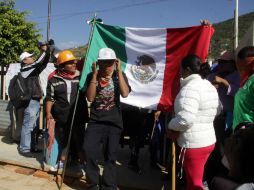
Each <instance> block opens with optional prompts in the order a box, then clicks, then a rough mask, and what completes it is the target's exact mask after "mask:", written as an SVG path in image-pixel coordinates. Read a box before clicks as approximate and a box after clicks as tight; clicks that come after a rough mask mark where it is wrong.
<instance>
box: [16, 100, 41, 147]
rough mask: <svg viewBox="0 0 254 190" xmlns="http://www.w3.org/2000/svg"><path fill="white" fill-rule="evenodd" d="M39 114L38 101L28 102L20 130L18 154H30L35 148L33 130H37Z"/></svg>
mask: <svg viewBox="0 0 254 190" xmlns="http://www.w3.org/2000/svg"><path fill="white" fill-rule="evenodd" d="M39 114H40V101H38V100H30V102H29V105H28V106H27V107H26V108H25V110H24V119H23V123H22V129H21V139H20V146H19V150H20V152H30V150H31V149H32V148H35V134H34V133H35V130H36V129H37V126H38V122H39Z"/></svg>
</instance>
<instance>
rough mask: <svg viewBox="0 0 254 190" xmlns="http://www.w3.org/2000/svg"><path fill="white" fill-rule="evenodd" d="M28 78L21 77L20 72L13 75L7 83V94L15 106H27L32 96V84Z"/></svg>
mask: <svg viewBox="0 0 254 190" xmlns="http://www.w3.org/2000/svg"><path fill="white" fill-rule="evenodd" d="M30 83H31V80H30V79H29V78H24V77H22V75H21V73H18V74H17V75H15V76H14V77H13V78H12V79H11V81H10V84H9V89H8V94H9V97H10V101H11V103H12V104H13V106H14V107H15V108H21V107H26V106H28V104H29V102H30V100H31V98H32V86H31V84H30Z"/></svg>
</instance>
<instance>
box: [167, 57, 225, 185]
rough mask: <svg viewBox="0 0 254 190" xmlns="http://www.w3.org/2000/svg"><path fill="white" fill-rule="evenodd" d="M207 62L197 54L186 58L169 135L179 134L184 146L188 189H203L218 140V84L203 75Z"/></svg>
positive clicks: (184, 167) (183, 164)
mask: <svg viewBox="0 0 254 190" xmlns="http://www.w3.org/2000/svg"><path fill="white" fill-rule="evenodd" d="M205 66H206V65H205V64H202V62H201V60H200V58H199V57H197V56H196V55H188V56H186V57H185V58H184V59H183V60H182V64H181V67H182V68H181V75H182V78H181V90H180V92H179V93H178V95H177V97H176V99H175V103H174V112H175V117H174V118H173V119H172V120H171V121H170V123H169V125H168V129H169V131H168V133H169V136H171V137H172V136H174V137H176V140H177V143H178V145H179V146H180V147H181V153H180V154H181V155H180V158H181V160H182V166H183V169H184V171H185V175H186V180H187V189H188V190H199V189H203V184H202V178H203V173H204V165H205V163H206V161H207V159H208V157H209V155H210V154H211V152H212V151H213V149H214V144H215V142H216V137H215V132H214V126H213V120H214V118H215V116H216V114H217V112H218V110H219V107H220V106H219V105H220V104H219V98H218V94H217V91H216V89H215V87H214V86H213V85H212V84H211V83H210V82H209V81H207V80H206V79H203V78H202V76H204V72H206V67H205ZM176 134H177V135H176Z"/></svg>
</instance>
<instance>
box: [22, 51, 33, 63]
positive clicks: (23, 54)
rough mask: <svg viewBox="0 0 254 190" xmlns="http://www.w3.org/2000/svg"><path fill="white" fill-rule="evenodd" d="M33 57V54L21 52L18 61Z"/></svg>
mask: <svg viewBox="0 0 254 190" xmlns="http://www.w3.org/2000/svg"><path fill="white" fill-rule="evenodd" d="M31 56H33V53H32V54H31V53H28V52H23V53H21V55H20V56H19V61H20V62H23V60H24V59H26V58H28V57H31Z"/></svg>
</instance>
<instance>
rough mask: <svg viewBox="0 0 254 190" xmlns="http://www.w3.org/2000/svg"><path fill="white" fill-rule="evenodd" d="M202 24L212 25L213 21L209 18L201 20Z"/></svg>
mask: <svg viewBox="0 0 254 190" xmlns="http://www.w3.org/2000/svg"><path fill="white" fill-rule="evenodd" d="M200 24H201V25H205V26H212V24H211V22H210V21H209V20H206V19H205V20H200Z"/></svg>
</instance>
